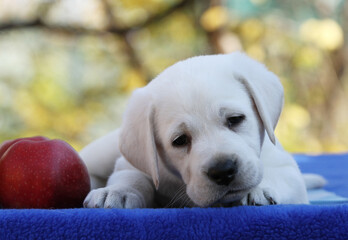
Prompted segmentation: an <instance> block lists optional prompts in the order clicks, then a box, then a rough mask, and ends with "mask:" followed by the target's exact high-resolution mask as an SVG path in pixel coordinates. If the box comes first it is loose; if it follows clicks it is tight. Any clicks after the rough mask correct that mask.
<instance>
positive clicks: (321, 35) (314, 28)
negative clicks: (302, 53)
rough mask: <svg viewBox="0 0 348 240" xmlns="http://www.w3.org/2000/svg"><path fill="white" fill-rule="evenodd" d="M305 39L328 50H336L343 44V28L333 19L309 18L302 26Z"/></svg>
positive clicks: (301, 32) (302, 34) (301, 31)
mask: <svg viewBox="0 0 348 240" xmlns="http://www.w3.org/2000/svg"><path fill="white" fill-rule="evenodd" d="M300 35H301V37H302V39H303V40H305V41H307V42H310V43H314V44H316V45H317V46H318V47H320V48H322V49H326V50H330V51H333V50H336V49H338V48H340V47H341V46H342V45H343V30H342V28H341V26H340V25H339V24H338V23H337V22H336V21H334V20H333V19H323V20H318V19H309V20H307V21H306V22H304V23H303V24H302V26H301V28H300Z"/></svg>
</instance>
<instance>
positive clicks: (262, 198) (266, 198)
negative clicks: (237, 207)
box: [241, 187, 278, 206]
mask: <svg viewBox="0 0 348 240" xmlns="http://www.w3.org/2000/svg"><path fill="white" fill-rule="evenodd" d="M241 203H242V205H251V206H263V205H276V204H278V201H277V196H276V194H275V193H274V191H273V190H272V189H269V188H262V187H255V188H253V189H252V190H251V191H250V192H249V193H248V194H247V195H246V196H245V197H244V198H243V199H242V201H241Z"/></svg>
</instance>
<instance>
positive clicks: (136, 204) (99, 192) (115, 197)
mask: <svg viewBox="0 0 348 240" xmlns="http://www.w3.org/2000/svg"><path fill="white" fill-rule="evenodd" d="M83 206H84V207H85V208H144V207H145V199H144V197H143V196H142V195H141V193H140V192H139V191H137V190H136V189H133V188H113V187H105V188H99V189H95V190H92V191H91V192H90V193H89V194H88V195H87V197H86V199H85V201H84V202H83Z"/></svg>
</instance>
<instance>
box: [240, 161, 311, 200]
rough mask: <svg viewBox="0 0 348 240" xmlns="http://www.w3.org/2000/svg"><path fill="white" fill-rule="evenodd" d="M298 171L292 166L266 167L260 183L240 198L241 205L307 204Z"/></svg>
mask: <svg viewBox="0 0 348 240" xmlns="http://www.w3.org/2000/svg"><path fill="white" fill-rule="evenodd" d="M307 203H308V198H307V193H306V188H305V184H304V182H303V178H302V176H301V174H300V171H299V170H298V169H297V168H296V167H293V166H283V167H274V168H272V167H266V168H265V170H264V176H263V179H262V181H261V183H260V184H259V185H258V186H256V187H255V188H253V189H252V190H251V191H250V192H249V194H248V195H247V196H245V197H244V198H243V199H242V205H256V206H257V205H273V204H307Z"/></svg>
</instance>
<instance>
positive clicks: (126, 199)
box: [81, 52, 308, 208]
mask: <svg viewBox="0 0 348 240" xmlns="http://www.w3.org/2000/svg"><path fill="white" fill-rule="evenodd" d="M282 106H283V89H282V86H281V84H280V82H279V80H278V78H277V77H276V76H275V75H274V74H273V73H271V72H269V71H268V70H267V69H266V68H265V67H264V66H263V65H262V64H260V63H258V62H256V61H254V60H252V59H251V58H249V57H248V56H246V55H245V54H242V53H239V52H236V53H232V54H228V55H211V56H200V57H194V58H190V59H188V60H185V61H182V62H179V63H177V64H175V65H173V66H171V67H169V68H168V69H166V70H165V71H164V72H163V73H161V74H160V75H159V76H158V77H157V78H155V79H154V80H153V81H152V82H151V83H150V84H148V85H147V86H146V87H144V88H141V89H138V90H136V91H135V92H134V93H133V95H132V97H131V99H130V103H129V105H128V108H127V110H126V112H125V115H124V119H123V123H122V126H121V128H120V130H116V131H114V132H112V133H110V134H109V135H108V136H106V137H103V138H101V139H99V140H97V141H96V142H93V143H91V144H90V145H88V146H87V147H86V148H85V149H83V150H82V152H81V156H82V158H83V159H84V160H85V162H86V164H87V167H88V170H89V172H90V174H91V177H92V182H94V183H92V186H96V187H97V186H98V187H100V184H102V183H103V181H106V180H107V179H108V180H107V185H106V186H105V187H101V188H98V189H95V190H92V191H91V192H90V194H89V195H88V196H87V198H86V200H85V202H84V205H85V207H109V208H139V207H155V206H160V207H183V206H201V207H206V206H215V205H223V206H229V205H267V204H275V203H277V204H288V203H298V204H300V203H308V199H307V193H306V187H305V182H304V179H303V177H302V176H301V173H300V171H299V169H298V166H297V164H296V162H295V161H294V160H293V158H292V157H291V155H290V154H288V153H287V152H285V151H284V150H283V148H282V147H281V146H280V143H279V142H278V141H277V140H276V138H275V136H274V129H275V127H276V125H277V121H278V118H279V115H280V113H281V109H282ZM234 114H244V115H245V120H244V121H243V122H242V123H241V124H240V125H238V126H237V127H236V128H234V129H229V128H228V127H226V118H227V117H228V116H231V115H234ZM183 133H185V134H188V135H189V136H190V139H191V143H190V145H187V146H185V147H180V148H178V147H174V146H173V145H172V142H173V140H174V139H175V138H176V137H178V136H180V135H181V134H183ZM117 144H118V146H117ZM221 156H223V157H233V158H235V159H237V163H238V173H237V174H236V178H235V180H234V181H232V182H231V183H230V184H229V185H227V186H225V185H223V186H222V185H217V184H216V183H214V182H213V181H211V180H210V179H209V178H208V177H207V175H206V172H207V169H208V167H209V166H210V164H212V163H214V162H216V161H219V160H218V159H220V158H221ZM113 164H115V167H114V170H113V171H112V168H111V165H113ZM109 175H110V176H109Z"/></svg>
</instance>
